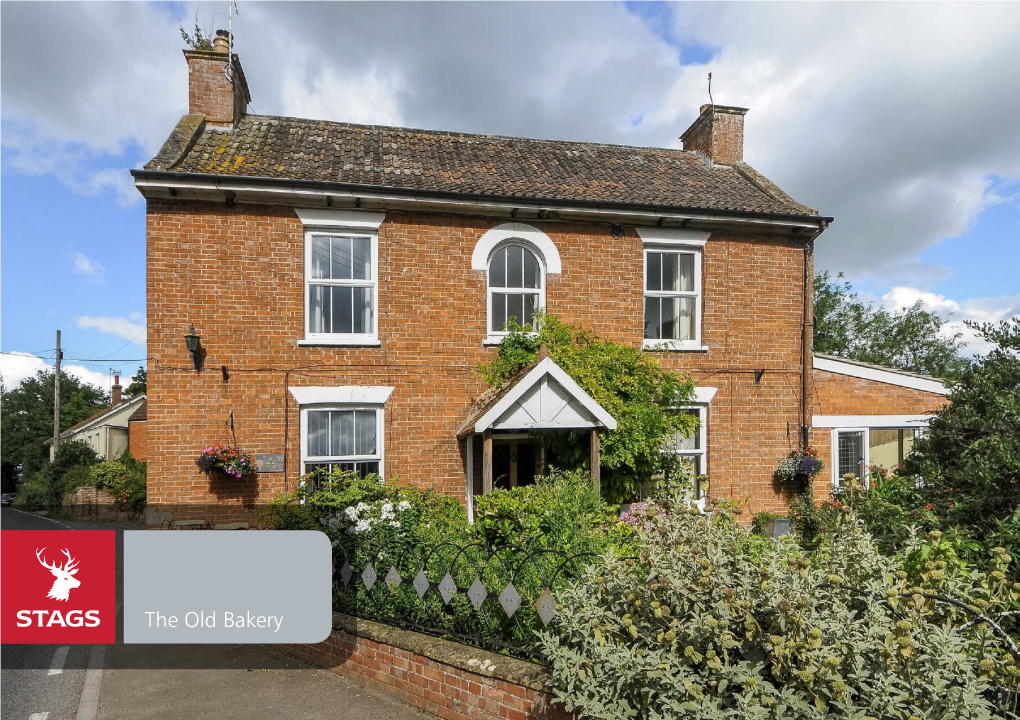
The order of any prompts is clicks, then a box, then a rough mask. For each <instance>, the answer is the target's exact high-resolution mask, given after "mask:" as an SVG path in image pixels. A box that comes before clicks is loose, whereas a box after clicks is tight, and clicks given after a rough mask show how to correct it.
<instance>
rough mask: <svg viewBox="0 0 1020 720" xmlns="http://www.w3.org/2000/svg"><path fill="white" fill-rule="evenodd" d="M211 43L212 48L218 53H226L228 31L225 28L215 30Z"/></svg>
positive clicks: (228, 47) (228, 50)
mask: <svg viewBox="0 0 1020 720" xmlns="http://www.w3.org/2000/svg"><path fill="white" fill-rule="evenodd" d="M212 44H213V50H214V51H216V52H218V53H224V54H226V53H228V52H230V33H229V32H227V31H226V30H217V31H216V37H215V38H213V43H212Z"/></svg>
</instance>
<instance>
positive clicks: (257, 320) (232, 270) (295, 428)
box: [147, 201, 804, 511]
mask: <svg viewBox="0 0 1020 720" xmlns="http://www.w3.org/2000/svg"><path fill="white" fill-rule="evenodd" d="M499 222H500V221H499V220H494V219H484V218H466V217H459V216H445V215H438V214H424V213H423V214H409V213H401V212H389V213H387V216H386V220H385V222H384V223H383V224H382V226H381V227H380V229H379V239H380V251H379V266H380V272H379V275H380V279H379V319H378V326H379V337H380V339H381V341H382V346H381V347H365V348H337V347H298V346H297V341H298V340H299V339H300V338H302V337H303V332H304V328H303V322H304V321H303V317H304V316H303V303H304V284H303V283H304V267H303V243H304V234H303V228H302V226H301V223H300V222H299V220H298V218H297V216H296V215H295V213H294V211H293V210H292V209H289V208H282V207H268V206H261V207H260V206H245V205H242V206H238V207H236V208H233V209H227V208H225V207H224V206H223V205H219V204H200V203H186V202H180V201H150V202H149V206H148V212H147V229H148V283H149V293H148V318H149V352H150V354H151V355H152V356H153V358H154V362H153V363H151V364H150V376H151V377H150V381H149V393H148V402H149V408H148V417H149V423H150V425H151V429H152V433H153V445H152V448H151V449H150V461H149V493H150V494H149V502H150V503H175V502H189V503H206V502H210V501H216V500H220V501H224V502H237V501H239V500H241V501H247V502H253V501H256V500H258V499H264V498H266V497H269V496H271V495H273V494H275V493H278V492H279V491H281V490H283V489H284V488H285V487H293V484H294V481H295V480H296V478H297V476H298V472H299V471H298V464H299V458H300V448H299V446H298V441H299V438H298V432H299V413H298V408H297V406H296V405H295V403H294V400H293V398H292V397H291V396H290V395H289V393H288V392H287V387H288V386H290V387H293V386H299V385H349V384H360V385H387V386H392V387H394V388H395V391H394V393H393V395H392V397H391V398H390V401H389V402H388V403H387V405H386V415H385V421H386V436H385V438H386V442H385V454H386V474H387V476H389V477H394V476H400V477H401V478H403V479H404V480H406V481H410V482H413V483H416V484H419V485H424V486H431V485H434V486H436V487H437V488H438V489H440V490H442V491H443V492H446V493H449V494H451V495H454V496H456V497H460V498H463V496H464V493H465V480H466V473H465V469H464V454H465V445H464V443H459V444H458V443H457V442H456V440H455V439H454V433H455V431H456V429H457V427H458V426H459V424H460V423H461V422H462V420H463V418H464V415H465V413H466V411H467V409H468V407H469V405H470V403H471V401H472V399H473V398H474V397H476V396H477V395H478V394H479V393H480V392H481V391H482V390H483V389H484V386H483V384H482V382H481V380H480V379H479V378H478V376H477V374H476V373H475V372H474V370H475V368H476V367H477V365H478V363H479V362H481V361H483V360H485V359H488V358H490V357H491V356H492V355H493V354H494V352H495V349H494V348H486V347H483V346H482V339H483V338H484V337H485V318H486V298H485V277H484V273H482V272H475V271H472V270H471V262H470V260H471V253H472V250H473V249H474V246H475V243H476V242H477V240H478V239H479V238H480V237H481V236H482V234H484V233H485V231H487V230H488V229H490V228H491V227H493V226H495V225H497V224H499ZM534 224H535V225H536V226H537V227H540V228H541V229H542V230H543V231H545V232H546V233H548V235H549V236H550V237H551V238H552V240H553V242H554V243H555V244H556V246H557V248H558V250H559V253H560V256H561V259H562V264H563V272H562V274H561V275H559V276H555V275H554V276H550V278H549V283H548V290H547V306H548V309H549V311H550V312H552V313H555V314H557V315H559V316H560V317H561V318H563V319H564V320H566V321H568V322H572V323H577V324H580V325H583V326H585V327H587V328H590V329H592V330H594V331H595V332H597V333H600V334H602V335H604V336H606V337H609V338H611V339H613V340H616V341H619V342H624V343H629V344H633V345H640V343H641V339H642V328H643V294H642V268H643V255H642V244H641V241H640V239H639V237H638V236H637V234H636V233H635V232H634V231H633V230H632V229H628V230H627V232H626V234H625V235H624V237H621V238H614V237H613V236H612V233H611V230H610V226H609V225H596V224H567V223H549V222H547V223H534ZM803 262H804V253H803V241H802V240H794V239H782V238H777V237H772V238H770V237H768V236H749V235H739V234H725V235H721V234H717V235H714V236H713V237H712V238H711V239H710V240H709V242H708V245H707V246H706V248H705V251H704V258H703V285H704V323H703V340H704V343H705V344H706V345H708V346H709V347H710V348H711V349H710V350H709V351H708V352H706V353H669V354H667V355H665V356H664V361H665V363H666V365H667V366H668V367H670V368H673V369H677V370H684V371H688V372H691V373H692V374H693V376H694V378H695V380H696V381H697V382H698V384H699V385H704V386H711V387H717V388H718V389H719V392H718V394H717V396H716V398H715V400H714V402H713V403H712V406H711V409H710V419H709V474H710V475H711V477H712V490H711V492H712V494H714V495H723V496H726V497H732V498H735V499H749V500H750V501H751V507H752V509H753V510H755V511H757V510H759V509H763V508H770V509H782V508H783V507H785V501H784V499H783V498H782V497H781V496H780V495H777V489H776V488H775V487H774V486H773V481H772V477H771V475H772V471H773V469H774V467H775V465H776V463H777V462H778V461H779V460H780V459H781V458H782V457H783V456H784V455H785V454H786V453H787V452H788V451H789V450H790V449H791V448H793V447H796V445H797V427H798V425H799V422H800V419H799V399H800V365H801V331H802V330H801V315H802V308H803V295H802V292H803V290H802V285H801V283H802V277H803ZM191 324H194V326H195V328H196V330H197V331H198V333H199V334H200V335H201V337H202V346H203V348H204V349H205V351H206V353H207V356H206V358H205V367H204V370H203V371H202V372H201V373H196V372H195V371H194V370H193V369H192V366H191V359H190V357H189V355H188V354H187V352H186V350H185V346H184V339H183V336H184V334H185V333H186V332H187V329H188V327H189V326H190V325H191ZM221 365H226V366H227V367H228V368H229V371H230V380H229V382H226V383H225V382H223V380H222V376H221V373H220V366H221ZM286 368H301V369H299V370H292V371H290V372H284V369H286ZM759 369H760V370H765V373H764V375H763V376H762V378H761V382H760V383H756V382H755V379H754V371H755V370H759ZM231 412H233V416H234V424H235V432H236V436H237V442H238V444H239V445H240V446H241V447H243V448H244V449H246V450H247V451H248V452H253V453H254V452H259V453H283V452H286V453H287V472H286V473H285V474H263V475H260V476H259V477H258V480H257V482H254V483H246V484H243V485H235V486H230V485H228V486H226V487H222V486H216V487H214V488H212V489H211V488H210V484H209V481H208V479H207V478H206V477H205V476H203V475H200V474H199V473H198V472H197V470H196V468H195V465H194V459H195V458H196V457H197V456H198V453H199V451H200V449H201V448H202V447H204V446H205V445H206V444H208V443H210V442H214V441H226V440H228V439H229V431H228V430H227V428H226V426H225V423H226V421H227V420H228V419H229V417H230V413H231ZM478 454H479V455H480V453H478Z"/></svg>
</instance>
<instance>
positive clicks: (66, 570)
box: [35, 548, 81, 601]
mask: <svg viewBox="0 0 1020 720" xmlns="http://www.w3.org/2000/svg"><path fill="white" fill-rule="evenodd" d="M45 549H46V548H43V549H42V550H36V551H35V558H36V560H38V561H39V562H40V563H42V566H43V567H44V568H46V569H47V570H49V571H50V572H51V573H53V577H55V578H56V580H54V581H53V587H51V588H50V591H49V593H48V594H47V595H46V597H51V598H53V599H54V600H64V601H66V600H67V594H68V593H69V592H71V589H72V588H76V587H81V581H80V580H78V579H77V578H75V577H74V576H75V575H77V574H78V568H76V567H75V565H77V563H76V562H75V560H74V558H72V557H71V553H69V552H67V549H66V548H65V549H64V550H63V553H64V554H65V555H67V563H66V564H65V565H64V567H62V568H61V567H57V566H56V565H48V564H47V563H46V561H45V560H43V559H42V558H40V557H39V554H40V553H41V552H43V550H45Z"/></svg>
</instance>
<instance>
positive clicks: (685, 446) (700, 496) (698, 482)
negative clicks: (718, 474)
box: [671, 405, 708, 504]
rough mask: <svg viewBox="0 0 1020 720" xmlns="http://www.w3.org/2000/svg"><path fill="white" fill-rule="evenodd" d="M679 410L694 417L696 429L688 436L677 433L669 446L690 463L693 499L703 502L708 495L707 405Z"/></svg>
mask: <svg viewBox="0 0 1020 720" xmlns="http://www.w3.org/2000/svg"><path fill="white" fill-rule="evenodd" d="M680 412H682V413H683V414H685V415H689V416H691V417H693V418H695V419H696V420H697V421H698V429H697V430H695V431H694V433H693V434H692V435H690V436H689V437H685V436H683V435H681V434H680V433H677V435H676V436H675V437H674V438H673V440H672V442H671V447H672V450H673V452H675V453H676V454H677V455H679V456H681V458H682V459H683V460H684V461H685V462H686V463H688V464H689V465H690V469H691V475H692V476H693V478H694V499H695V500H696V501H697V502H698V503H702V504H703V503H704V502H705V498H706V496H707V495H708V484H707V483H706V482H705V480H704V477H705V476H707V475H708V406H707V405H700V406H697V407H690V408H683V409H681V411H680Z"/></svg>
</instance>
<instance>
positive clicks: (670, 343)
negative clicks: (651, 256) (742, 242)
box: [641, 241, 708, 352]
mask: <svg viewBox="0 0 1020 720" xmlns="http://www.w3.org/2000/svg"><path fill="white" fill-rule="evenodd" d="M650 252H654V253H672V254H676V255H692V256H693V257H694V290H685V291H673V290H669V291H667V290H649V289H648V253H650ZM701 261H702V250H701V247H700V246H697V245H695V244H688V243H681V242H675V243H668V242H662V241H659V242H646V243H645V245H644V249H643V251H642V268H641V337H642V342H641V347H642V348H644V349H645V350H687V351H694V352H705V351H707V350H708V348H707V347H705V346H704V345H702V344H701V326H702V322H703V317H704V300H703V293H702V283H701ZM649 297H656V298H673V297H688V298H689V297H693V298H694V303H695V308H696V309H695V312H696V313H697V318H695V323H694V337H693V338H692V339H690V340H672V339H660V340H656V339H654V338H645V337H644V334H645V314H644V306H645V298H649Z"/></svg>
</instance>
